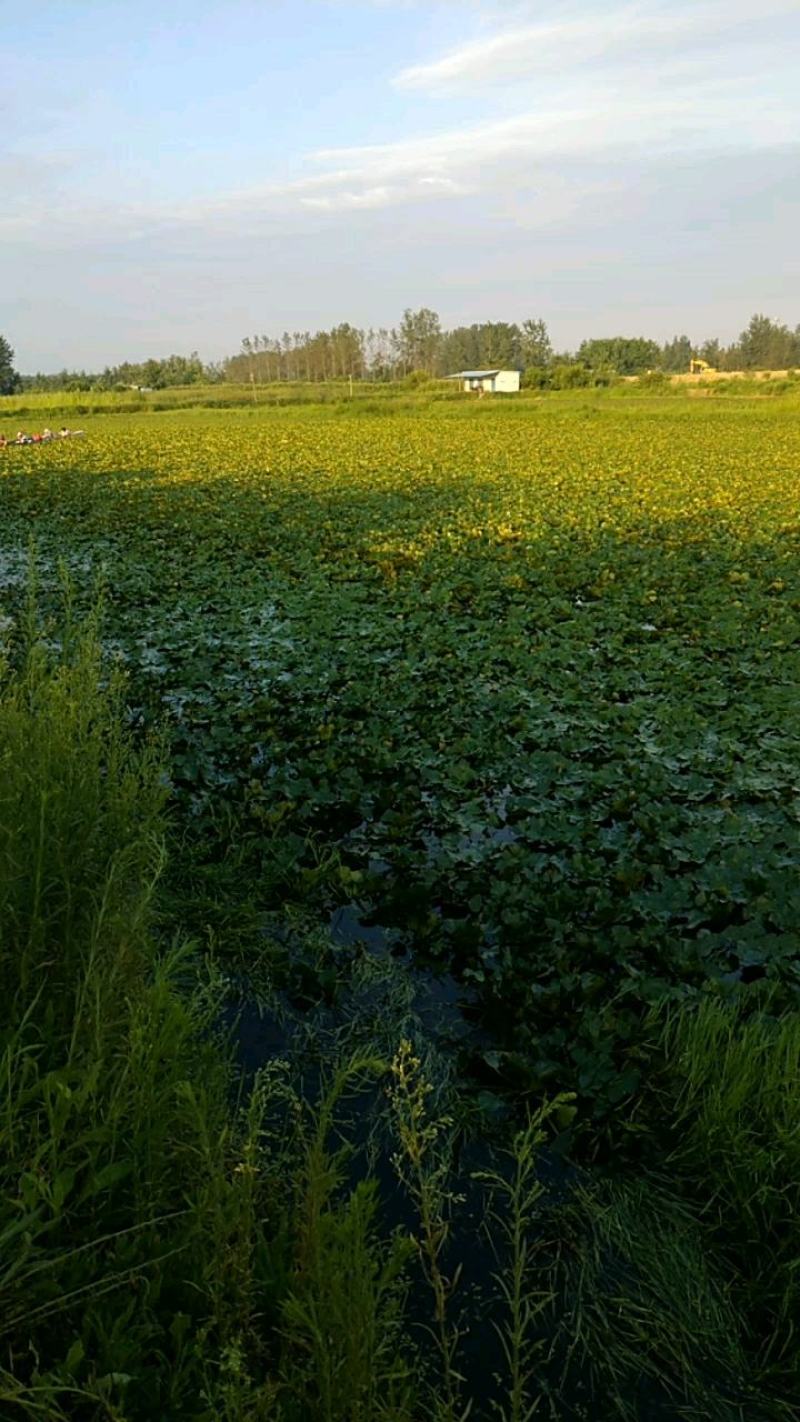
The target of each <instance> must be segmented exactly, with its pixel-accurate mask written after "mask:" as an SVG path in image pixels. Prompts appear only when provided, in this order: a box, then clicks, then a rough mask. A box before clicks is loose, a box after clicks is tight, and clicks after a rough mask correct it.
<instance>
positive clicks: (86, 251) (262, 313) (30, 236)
mask: <svg viewBox="0 0 800 1422" xmlns="http://www.w3.org/2000/svg"><path fill="white" fill-rule="evenodd" d="M0 74H2V84H0V192H2V200H1V201H0V333H2V334H3V335H5V336H6V337H7V338H8V339H9V340H10V341H11V344H12V346H13V347H14V349H15V351H16V362H15V363H16V365H17V367H18V368H19V369H20V370H23V371H25V372H33V371H35V370H58V369H61V368H63V367H65V366H66V367H69V368H78V367H86V368H87V369H98V368H101V367H102V366H104V365H106V364H113V363H116V362H118V361H121V360H124V359H131V360H139V359H144V358H146V357H148V356H163V355H167V354H169V353H171V352H173V351H174V352H179V353H182V354H184V353H188V352H189V351H190V350H198V351H199V352H200V355H201V356H202V357H203V358H204V359H207V360H215V359H218V358H220V357H222V356H224V355H230V354H234V353H235V352H236V351H237V350H238V349H239V347H240V344H241V339H242V337H243V336H245V335H248V334H254V333H259V334H268V335H273V334H275V335H277V334H280V333H282V332H283V331H284V330H288V331H291V332H294V331H306V330H315V329H318V328H324V327H327V326H330V325H333V324H335V323H337V322H339V321H350V322H351V323H352V324H354V325H357V326H365V327H369V326H376V327H377V326H384V325H386V326H391V325H392V324H394V323H395V322H396V321H397V320H398V319H399V317H400V315H401V314H402V311H403V309H404V308H405V307H407V306H411V307H413V308H417V307H419V306H429V307H432V308H433V309H434V310H436V311H438V312H439V314H440V316H441V319H442V322H443V324H444V325H446V326H452V325H459V324H470V323H471V322H473V321H482V320H524V319H525V318H527V317H543V318H544V319H545V321H546V322H547V324H548V326H549V328H550V332H551V336H552V338H553V340H554V343H555V345H556V346H557V348H559V349H564V348H571V347H574V346H576V345H577V344H578V343H579V342H580V341H581V340H582V339H583V338H584V337H592V336H604V335H615V334H626V335H637V334H646V335H649V336H654V337H655V338H657V339H662V340H663V339H668V338H669V337H671V336H673V335H675V334H679V333H683V332H686V333H687V334H688V335H690V336H691V337H692V339H694V340H697V341H702V340H703V339H705V338H707V337H710V336H715V335H716V336H720V337H721V338H722V339H723V340H731V339H733V338H734V337H735V336H736V335H737V334H738V332H739V331H740V330H741V329H742V327H743V326H744V325H746V323H747V320H748V319H749V317H750V315H751V314H752V313H753V312H754V311H763V312H765V313H766V314H767V315H770V316H772V317H774V318H775V319H778V320H784V321H787V322H788V323H789V324H791V325H793V326H794V325H796V324H798V323H800V0H759V3H755V0H724V2H723V0H691V3H688V0H671V3H669V4H665V3H659V0H604V3H596V0H591V3H590V2H589V0H574V3H571V0H565V3H558V4H553V3H552V0H551V3H550V4H544V3H541V0H519V3H509V4H501V3H497V0H490V3H486V4H478V3H472V0H428V3H426V4H423V3H417V0H347V3H342V2H341V0H293V3H290V2H289V0H258V2H257V0H225V3H210V0H191V3H189V0H170V3H169V4H168V5H165V4H164V0H137V3H136V4H135V5H132V4H130V0H80V3H74V0H29V3H28V4H27V5H26V6H23V7H20V6H19V4H18V3H14V5H13V7H12V5H11V4H10V3H9V0H0Z"/></svg>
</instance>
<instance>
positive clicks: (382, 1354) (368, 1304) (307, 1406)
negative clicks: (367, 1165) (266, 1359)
mask: <svg viewBox="0 0 800 1422" xmlns="http://www.w3.org/2000/svg"><path fill="white" fill-rule="evenodd" d="M384 1072H385V1064H384V1063H383V1062H382V1061H381V1060H380V1059H378V1058H375V1057H371V1056H365V1055H356V1056H353V1057H351V1058H349V1059H348V1060H347V1061H345V1062H344V1063H342V1064H340V1065H338V1066H337V1067H336V1068H335V1069H334V1072H333V1077H332V1079H331V1081H330V1082H329V1083H328V1085H327V1086H326V1088H325V1089H324V1091H323V1093H322V1097H321V1100H320V1102H319V1105H318V1106H317V1108H316V1110H315V1111H314V1113H313V1117H312V1120H311V1123H310V1129H309V1130H308V1131H307V1133H306V1139H305V1146H304V1151H303V1158H302V1163H301V1167H300V1172H299V1181H298V1187H299V1188H298V1195H297V1200H296V1207H295V1210H294V1220H295V1229H296V1240H295V1246H294V1259H293V1263H292V1272H291V1279H290V1286H289V1290H288V1293H287V1297H286V1299H285V1301H284V1304H283V1325H284V1337H285V1345H286V1351H285V1376H286V1394H287V1396H288V1397H289V1398H290V1399H291V1401H290V1404H289V1412H290V1415H291V1416H294V1415H295V1411H294V1409H295V1408H297V1409H298V1411H297V1413H296V1415H297V1416H298V1417H300V1416H302V1417H307V1416H313V1417H314V1418H315V1419H318V1422H378V1419H386V1422H410V1419H411V1418H412V1417H413V1416H414V1413H413V1406H412V1404H413V1397H414V1388H413V1386H412V1381H411V1368H410V1359H409V1348H408V1343H407V1340H406V1338H405V1337H404V1328H403V1324H404V1301H405V1296H406V1284H405V1273H406V1267H407V1264H408V1262H409V1258H410V1257H411V1255H412V1253H413V1247H412V1246H411V1244H410V1242H409V1241H408V1239H405V1238H403V1236H402V1235H401V1234H399V1233H395V1234H394V1235H393V1236H392V1238H391V1239H390V1240H389V1241H388V1242H387V1243H382V1242H381V1240H380V1238H379V1234H378V1215H379V1201H378V1195H377V1183H376V1181H375V1180H370V1179H367V1180H359V1181H358V1182H357V1183H356V1184H355V1185H353V1186H351V1188H350V1189H349V1190H348V1189H347V1188H346V1187H347V1164H348V1160H349V1158H350V1152H349V1150H348V1149H347V1147H345V1146H342V1145H338V1146H336V1145H334V1144H333V1143H332V1135H333V1133H334V1132H335V1130H336V1125H337V1113H338V1110H339V1108H340V1107H341V1104H342V1101H343V1098H344V1097H345V1096H350V1095H352V1093H353V1091H354V1090H357V1089H359V1088H360V1089H361V1090H363V1089H364V1087H365V1085H367V1084H368V1082H369V1081H370V1079H373V1080H374V1078H375V1077H377V1076H380V1075H382V1074H383V1073H384Z"/></svg>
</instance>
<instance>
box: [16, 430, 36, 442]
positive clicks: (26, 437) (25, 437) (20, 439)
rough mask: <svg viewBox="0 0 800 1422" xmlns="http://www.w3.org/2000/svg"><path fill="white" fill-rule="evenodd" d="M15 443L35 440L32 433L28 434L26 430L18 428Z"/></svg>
mask: <svg viewBox="0 0 800 1422" xmlns="http://www.w3.org/2000/svg"><path fill="white" fill-rule="evenodd" d="M15 443H16V444H33V440H32V439H31V437H30V435H28V434H26V433H25V431H24V430H17V438H16V441H15Z"/></svg>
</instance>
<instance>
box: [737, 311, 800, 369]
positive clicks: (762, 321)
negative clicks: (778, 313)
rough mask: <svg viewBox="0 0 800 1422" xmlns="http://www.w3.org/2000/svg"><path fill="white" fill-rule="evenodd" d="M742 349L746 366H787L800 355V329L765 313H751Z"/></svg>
mask: <svg viewBox="0 0 800 1422" xmlns="http://www.w3.org/2000/svg"><path fill="white" fill-rule="evenodd" d="M739 349H740V351H741V353H742V365H743V367H744V369H745V370H785V369H786V368H787V366H790V365H794V363H795V362H796V361H797V360H798V359H800V351H799V350H798V340H797V332H796V331H790V330H789V327H788V326H784V325H782V324H781V323H780V322H779V321H773V320H771V318H770V317H769V316H763V315H761V314H758V315H756V316H751V317H750V324H749V326H748V327H747V330H745V331H742V334H741V336H740V337H739Z"/></svg>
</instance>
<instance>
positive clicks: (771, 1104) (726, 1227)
mask: <svg viewBox="0 0 800 1422" xmlns="http://www.w3.org/2000/svg"><path fill="white" fill-rule="evenodd" d="M768 1009H769V1002H768V1001H767V1003H766V1010H764V1011H761V1012H752V1011H746V1009H745V1006H744V1004H742V1003H741V1002H740V1003H734V1004H729V1003H725V1002H719V1001H714V1000H709V1001H706V1002H703V1003H702V1004H701V1005H700V1006H699V1007H698V1008H697V1009H696V1010H695V1011H689V1012H686V1011H684V1012H681V1013H677V1014H675V1015H673V1016H671V1017H669V1018H668V1019H667V1021H666V1024H665V1027H664V1029H663V1037H662V1047H663V1051H664V1055H665V1058H666V1062H667V1067H666V1072H665V1076H664V1081H663V1086H662V1095H661V1103H662V1107H664V1106H665V1107H666V1109H667V1111H668V1113H669V1114H668V1119H669V1121H670V1141H671V1149H670V1154H669V1159H668V1168H669V1171H670V1173H671V1174H674V1176H675V1177H676V1178H677V1179H678V1180H679V1181H680V1182H681V1185H682V1188H683V1189H684V1190H686V1191H688V1192H689V1193H690V1194H691V1196H692V1198H693V1199H694V1200H695V1201H697V1203H698V1206H699V1207H700V1209H701V1212H702V1218H703V1220H704V1222H705V1224H706V1226H707V1228H708V1229H709V1232H710V1234H711V1236H712V1238H713V1239H714V1240H715V1241H716V1243H717V1246H718V1247H719V1248H720V1249H721V1250H722V1251H724V1255H725V1256H726V1257H727V1258H728V1260H729V1261H730V1264H731V1267H732V1268H733V1269H734V1271H735V1276H734V1277H735V1286H734V1287H735V1295H736V1298H737V1300H738V1303H739V1306H740V1308H741V1310H742V1312H743V1313H744V1315H745V1317H746V1318H748V1319H749V1320H750V1325H751V1331H752V1335H753V1340H754V1342H755V1343H756V1346H757V1347H758V1348H759V1350H760V1352H761V1355H762V1363H763V1365H764V1367H765V1368H767V1369H768V1370H770V1371H772V1370H774V1371H775V1372H776V1373H777V1374H778V1375H779V1376H780V1375H784V1376H788V1377H789V1378H790V1379H791V1380H792V1383H793V1385H794V1386H795V1387H796V1388H797V1389H798V1390H799V1391H800V1338H799V1337H798V1333H797V1329H798V1323H800V1011H792V1012H789V1013H785V1014H783V1015H781V1016H779V1017H777V1018H776V1017H774V1016H773V1015H772V1014H771V1013H770V1012H769V1010H768Z"/></svg>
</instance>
